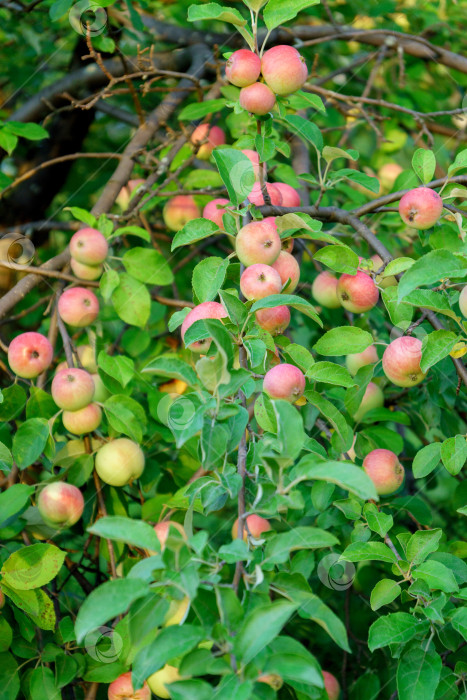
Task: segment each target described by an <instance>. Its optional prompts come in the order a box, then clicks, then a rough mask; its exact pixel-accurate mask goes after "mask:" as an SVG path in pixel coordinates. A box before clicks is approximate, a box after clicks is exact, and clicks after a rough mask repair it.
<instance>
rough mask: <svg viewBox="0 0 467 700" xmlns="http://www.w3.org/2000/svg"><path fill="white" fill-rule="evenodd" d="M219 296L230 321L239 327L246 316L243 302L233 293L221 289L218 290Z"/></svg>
mask: <svg viewBox="0 0 467 700" xmlns="http://www.w3.org/2000/svg"><path fill="white" fill-rule="evenodd" d="M219 296H220V298H221V301H222V305H223V306H224V308H225V310H226V311H227V313H228V314H229V318H230V320H231V321H232V323H234V324H235V325H236V326H238V327H240V328H241V327H242V326H243V324H244V323H245V321H246V318H247V316H248V312H247V310H246V306H245V304H243V302H241V301H240V299H239V298H238V297H237V296H235V294H231V293H230V292H226V291H225V290H223V289H221V290H219Z"/></svg>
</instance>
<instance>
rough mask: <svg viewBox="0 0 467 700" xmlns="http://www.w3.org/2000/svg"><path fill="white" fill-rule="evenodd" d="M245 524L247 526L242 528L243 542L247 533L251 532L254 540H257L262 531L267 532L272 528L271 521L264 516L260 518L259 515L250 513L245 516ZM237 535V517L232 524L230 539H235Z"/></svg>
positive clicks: (246, 539) (246, 538) (246, 537)
mask: <svg viewBox="0 0 467 700" xmlns="http://www.w3.org/2000/svg"><path fill="white" fill-rule="evenodd" d="M246 525H247V527H248V530H247V527H244V528H243V539H244V541H245V542H247V541H248V533H250V534H251V536H252V537H254V538H255V540H259V539H260V537H261V535H262V534H263V533H264V532H269V531H270V530H272V527H271V523H270V522H269V520H266V518H262V517H261V516H260V515H256V514H255V513H252V514H251V515H247V517H246ZM237 537H238V518H237V519H236V521H235V522H234V524H233V525H232V539H234V540H236V539H237Z"/></svg>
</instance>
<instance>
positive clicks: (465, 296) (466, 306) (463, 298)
mask: <svg viewBox="0 0 467 700" xmlns="http://www.w3.org/2000/svg"><path fill="white" fill-rule="evenodd" d="M459 309H460V312H461V314H462V316H463V317H464V318H467V285H466V286H465V287H463V289H462V291H461V293H460V294H459Z"/></svg>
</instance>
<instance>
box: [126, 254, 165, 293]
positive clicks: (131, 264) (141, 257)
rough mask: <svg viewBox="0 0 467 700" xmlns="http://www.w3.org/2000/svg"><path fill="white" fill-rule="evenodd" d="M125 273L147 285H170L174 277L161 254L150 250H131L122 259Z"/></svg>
mask: <svg viewBox="0 0 467 700" xmlns="http://www.w3.org/2000/svg"><path fill="white" fill-rule="evenodd" d="M122 263H123V265H124V266H125V269H126V271H127V272H128V274H130V275H131V276H132V277H134V278H135V279H137V280H139V281H140V282H144V283H145V284H149V285H157V286H158V287H159V286H163V285H166V284H172V282H173V279H174V276H173V274H172V270H171V269H170V267H169V264H168V262H167V260H166V259H165V258H164V256H163V255H162V253H159V251H158V250H154V249H152V248H131V249H130V250H128V251H127V252H126V253H125V255H124V256H123V258H122Z"/></svg>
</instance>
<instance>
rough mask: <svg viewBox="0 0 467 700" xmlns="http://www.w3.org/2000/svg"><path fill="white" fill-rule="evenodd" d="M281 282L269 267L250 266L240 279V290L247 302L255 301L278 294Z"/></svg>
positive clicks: (274, 271)
mask: <svg viewBox="0 0 467 700" xmlns="http://www.w3.org/2000/svg"><path fill="white" fill-rule="evenodd" d="M281 289H282V282H281V278H280V275H279V273H278V272H276V270H274V269H273V268H272V267H270V265H262V264H261V263H257V264H255V265H250V267H247V268H246V270H245V271H244V272H243V273H242V276H241V277H240V290H241V292H242V294H243V296H244V297H245V299H248V301H257V300H258V299H264V297H268V296H271V294H280V293H281Z"/></svg>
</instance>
